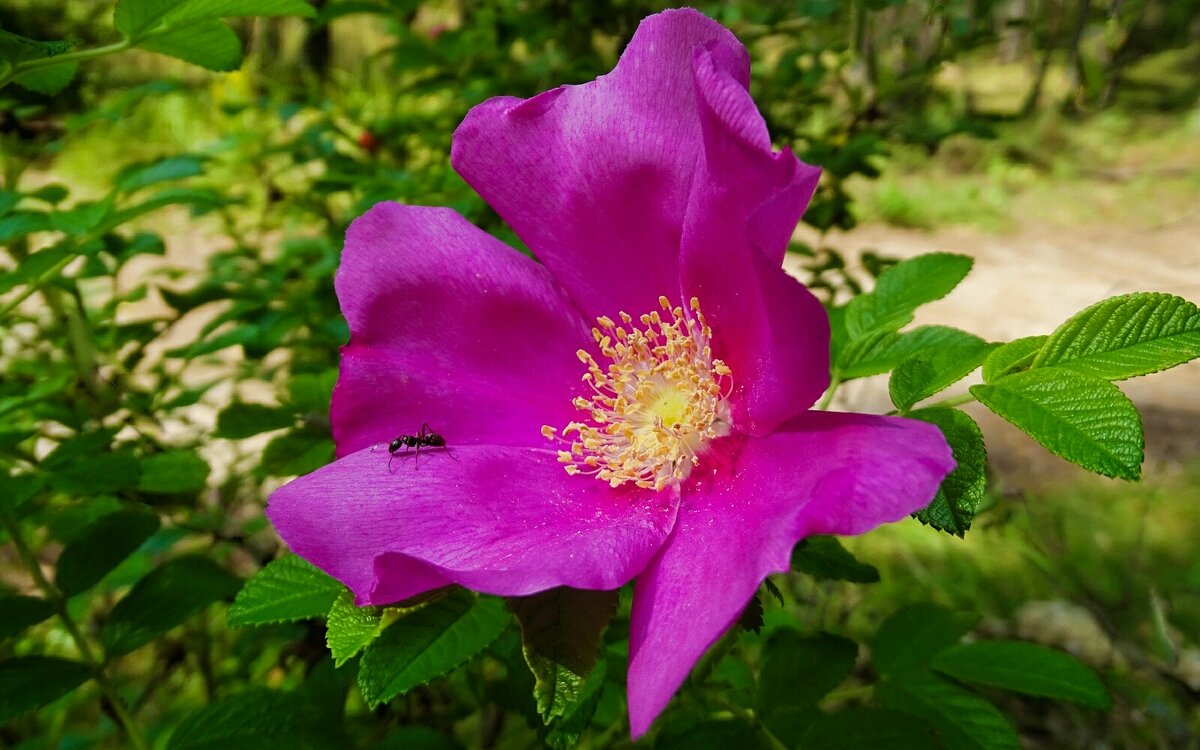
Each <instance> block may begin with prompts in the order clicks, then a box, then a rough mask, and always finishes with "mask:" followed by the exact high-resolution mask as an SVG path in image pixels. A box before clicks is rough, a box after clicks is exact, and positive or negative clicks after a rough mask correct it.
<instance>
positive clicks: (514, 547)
mask: <svg viewBox="0 0 1200 750" xmlns="http://www.w3.org/2000/svg"><path fill="white" fill-rule="evenodd" d="M389 461H390V462H391V467H390V468H389V466H388V464H389ZM677 505H678V493H677V492H662V493H655V492H648V491H645V490H636V489H634V490H624V489H621V488H619V489H616V490H614V489H611V488H610V487H609V486H608V485H607V484H605V483H604V482H599V481H595V480H592V479H590V478H586V477H578V476H576V477H571V476H568V475H567V473H566V472H565V471H563V469H562V466H561V465H560V464H559V463H558V462H557V461H556V456H555V453H554V452H553V451H548V450H539V449H529V448H513V447H504V446H487V445H462V446H452V447H450V448H449V449H437V448H427V449H423V450H422V451H421V452H420V453H419V454H418V455H412V454H411V453H410V454H409V455H406V456H397V457H395V458H391V457H389V455H388V454H387V452H386V451H383V450H377V451H372V450H369V449H368V450H363V451H358V452H357V453H353V454H351V455H349V456H346V457H345V458H342V459H339V460H338V461H335V462H334V463H332V464H329V465H327V466H325V467H322V468H321V469H318V470H317V471H315V472H313V473H312V474H309V475H307V476H304V477H301V478H299V479H296V480H294V481H292V482H290V483H288V484H286V485H284V486H283V487H281V488H280V489H278V490H276V491H275V492H274V494H272V495H271V498H270V503H269V505H268V507H267V516H268V517H269V518H270V519H271V522H272V523H273V524H274V525H275V528H276V529H277V530H278V531H279V534H280V536H282V537H283V540H284V541H285V542H287V544H288V546H289V547H291V549H292V550H293V551H294V552H295V553H296V554H298V555H300V556H301V557H303V558H304V559H306V560H308V561H309V562H311V563H313V564H314V565H316V566H317V567H318V568H321V569H322V570H324V571H325V572H327V573H329V574H330V575H332V576H333V577H334V578H337V579H338V580H340V581H342V582H343V583H345V584H346V585H347V586H349V587H350V588H351V589H352V590H353V591H354V594H355V601H357V602H358V604H360V605H366V604H373V605H381V604H388V603H391V602H396V601H399V600H401V599H406V598H408V597H411V596H415V595H416V594H419V593H421V592H423V591H427V590H429V589H432V588H437V587H439V586H444V585H447V584H451V583H457V584H460V585H463V586H466V587H468V588H470V589H473V590H475V591H481V592H484V593H489V594H499V595H503V596H523V595H526V594H531V593H534V592H537V591H542V590H545V589H548V588H553V587H555V586H573V587H575V588H581V589H612V588H616V587H618V586H621V585H622V584H624V583H626V582H627V581H629V580H630V579H631V578H632V577H633V576H635V575H636V574H637V573H638V572H639V571H641V570H642V568H643V567H645V565H646V561H647V560H649V559H650V557H651V556H652V555H654V553H655V552H656V551H657V550H658V548H659V546H660V545H661V544H662V541H663V539H664V538H666V535H667V534H668V533H669V532H670V530H671V526H672V525H673V524H674V520H675V513H676V508H677Z"/></svg>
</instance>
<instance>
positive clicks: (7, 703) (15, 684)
mask: <svg viewBox="0 0 1200 750" xmlns="http://www.w3.org/2000/svg"><path fill="white" fill-rule="evenodd" d="M91 676H92V670H91V668H90V667H88V665H86V664H81V663H79V662H77V661H68V660H66V659H58V658H55V657H52V656H18V657H16V658H14V659H8V660H5V661H2V662H0V724H5V723H7V722H8V721H9V720H10V719H15V718H16V717H18V716H20V715H21V714H24V713H27V712H29V711H32V710H33V709H35V708H38V707H39V706H44V705H46V704H47V703H49V702H51V701H53V700H57V699H59V698H61V697H63V696H64V695H66V694H67V693H69V692H71V691H72V690H74V689H75V688H77V687H79V686H80V685H82V684H83V683H84V682H86V681H87V680H88V678H89V677H91Z"/></svg>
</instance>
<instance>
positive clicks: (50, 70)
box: [12, 60, 79, 96]
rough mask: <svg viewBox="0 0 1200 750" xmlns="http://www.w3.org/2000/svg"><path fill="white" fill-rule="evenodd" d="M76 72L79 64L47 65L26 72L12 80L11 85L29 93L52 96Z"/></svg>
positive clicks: (68, 81) (68, 62)
mask: <svg viewBox="0 0 1200 750" xmlns="http://www.w3.org/2000/svg"><path fill="white" fill-rule="evenodd" d="M78 70H79V63H77V62H74V61H70V60H69V61H67V62H64V63H59V64H58V65H48V66H46V67H44V68H35V69H34V70H29V71H26V72H24V73H22V74H21V75H19V76H17V77H16V78H14V79H12V80H13V83H15V84H17V85H18V86H21V87H23V88H27V89H29V90H30V91H34V92H36V93H39V94H45V95H46V96H54V95H55V94H57V93H58V92H60V91H62V90H63V89H65V88H66V87H67V85H68V84H69V83H71V81H72V80H74V78H75V73H76V72H78Z"/></svg>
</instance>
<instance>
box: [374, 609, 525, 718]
mask: <svg viewBox="0 0 1200 750" xmlns="http://www.w3.org/2000/svg"><path fill="white" fill-rule="evenodd" d="M508 623H509V614H508V611H507V610H505V608H504V605H503V603H501V601H500V600H499V599H494V598H491V597H486V598H476V597H474V596H473V595H471V594H468V593H466V592H464V591H457V592H454V593H452V594H449V595H447V596H443V597H441V598H440V599H437V600H435V601H432V602H430V603H429V604H426V605H425V606H423V607H421V608H420V609H418V610H417V611H415V612H413V613H412V614H409V615H406V616H405V617H404V618H402V619H401V620H399V621H397V622H395V623H393V624H392V625H391V626H390V627H389V628H388V629H387V630H384V631H383V634H382V635H380V636H379V638H377V639H376V640H375V642H374V643H372V644H371V645H370V646H368V647H367V650H366V653H364V654H363V657H362V662H361V663H360V665H359V669H358V686H359V688H360V689H361V690H362V694H363V698H364V699H365V700H366V702H367V705H368V706H370V707H371V708H374V707H376V706H378V705H379V704H381V703H386V702H388V701H390V700H391V699H392V698H395V697H396V696H397V695H400V694H402V693H406V692H408V691H409V690H412V689H413V688H414V687H417V686H418V685H423V684H424V683H426V682H429V681H430V680H432V679H434V678H435V677H439V676H441V675H443V674H445V673H446V672H449V671H450V670H452V669H454V668H455V667H457V666H459V665H460V664H462V663H463V662H465V661H467V660H468V659H470V658H471V657H472V656H474V655H475V654H477V653H479V652H480V651H482V650H483V649H484V648H486V647H487V645H488V644H489V643H491V642H492V641H494V640H495V639H496V638H497V637H498V636H499V635H500V633H502V632H503V631H504V628H506V627H507V626H508Z"/></svg>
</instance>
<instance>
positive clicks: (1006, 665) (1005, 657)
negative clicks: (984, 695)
mask: <svg viewBox="0 0 1200 750" xmlns="http://www.w3.org/2000/svg"><path fill="white" fill-rule="evenodd" d="M931 666H932V667H933V669H935V670H937V671H938V672H941V673H942V674H946V675H949V676H951V677H953V678H955V679H957V680H961V681H963V682H970V683H974V684H976V685H987V686H988V687H995V688H1000V689H1001V690H1011V691H1013V692H1017V693H1025V694H1026V695H1038V696H1042V697H1044V698H1053V699H1055V700H1062V701H1071V702H1073V703H1079V704H1081V705H1084V706H1087V707H1088V708H1094V709H1097V710H1100V711H1104V710H1107V709H1108V708H1109V707H1110V706H1111V705H1112V699H1111V698H1110V697H1109V695H1108V690H1107V689H1106V688H1105V687H1104V683H1102V682H1100V678H1099V677H1097V676H1096V673H1095V672H1093V671H1092V670H1091V669H1089V668H1088V667H1087V666H1085V665H1084V664H1083V663H1082V662H1080V661H1079V660H1078V659H1076V658H1075V657H1074V656H1071V655H1070V654H1068V653H1065V652H1062V651H1056V650H1055V649H1052V648H1046V647H1045V646H1039V645H1037V644H1033V643H1024V642H1022V641H1002V640H996V641H979V642H977V643H964V644H962V645H958V646H952V647H950V648H948V649H946V650H945V651H943V652H941V653H940V654H938V655H936V656H935V657H934V658H933V662H932V664H931Z"/></svg>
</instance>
